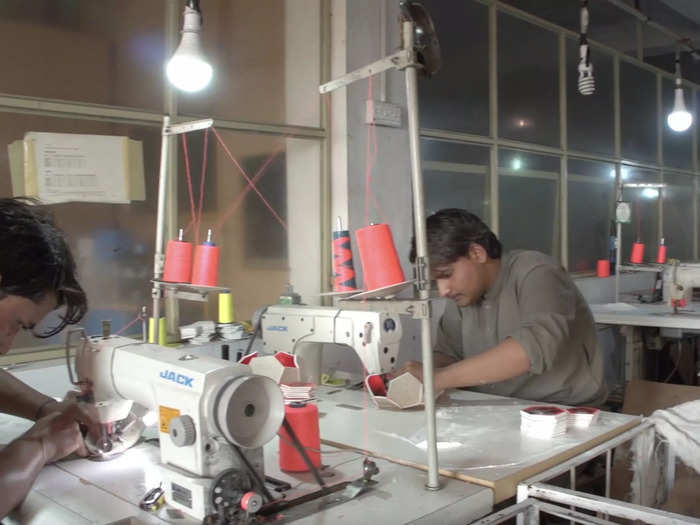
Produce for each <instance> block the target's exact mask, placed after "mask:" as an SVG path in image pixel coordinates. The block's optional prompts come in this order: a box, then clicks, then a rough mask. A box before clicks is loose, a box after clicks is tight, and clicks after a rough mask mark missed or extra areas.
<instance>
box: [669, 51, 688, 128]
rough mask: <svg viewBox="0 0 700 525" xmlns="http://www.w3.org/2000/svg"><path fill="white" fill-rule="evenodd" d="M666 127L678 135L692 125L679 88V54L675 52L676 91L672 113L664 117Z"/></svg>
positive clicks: (681, 89)
mask: <svg viewBox="0 0 700 525" xmlns="http://www.w3.org/2000/svg"><path fill="white" fill-rule="evenodd" d="M666 122H667V123H668V127H669V128H671V129H672V130H673V131H676V132H678V133H680V132H683V131H685V130H687V129H688V128H689V127H690V125H691V124H692V123H693V115H691V114H690V113H689V112H688V110H687V109H686V107H685V100H683V88H682V87H681V53H680V50H676V90H675V93H674V98H673V111H671V113H669V114H668V117H666Z"/></svg>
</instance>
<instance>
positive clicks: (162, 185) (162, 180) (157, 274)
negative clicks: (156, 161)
mask: <svg viewBox="0 0 700 525" xmlns="http://www.w3.org/2000/svg"><path fill="white" fill-rule="evenodd" d="M169 126H170V117H169V116H167V115H166V116H164V117H163V132H162V136H161V145H160V172H159V175H158V209H157V211H156V246H155V254H154V256H153V280H154V281H155V282H154V283H153V291H152V295H153V334H152V335H151V337H149V339H150V340H152V341H154V342H156V343H158V342H159V341H158V334H159V333H160V331H159V326H160V325H159V322H160V294H161V287H160V284H159V283H158V281H160V279H161V278H162V277H163V265H164V262H165V255H164V253H163V239H164V237H165V196H166V193H167V188H168V144H169V142H170V141H169V140H168V138H169V137H168V135H166V134H165V131H166V129H167V128H168V127H169Z"/></svg>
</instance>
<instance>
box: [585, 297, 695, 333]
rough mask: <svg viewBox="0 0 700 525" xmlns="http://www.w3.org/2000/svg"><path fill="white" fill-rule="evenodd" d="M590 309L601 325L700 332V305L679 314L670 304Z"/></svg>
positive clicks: (686, 308)
mask: <svg viewBox="0 0 700 525" xmlns="http://www.w3.org/2000/svg"><path fill="white" fill-rule="evenodd" d="M590 307H591V311H592V312H593V319H594V320H595V322H596V323H600V324H614V325H622V326H652V327H658V328H677V329H680V330H700V303H691V304H690V305H688V306H687V307H684V308H681V309H679V311H678V313H674V311H673V308H671V306H669V305H668V304H643V303H608V304H591V305H590Z"/></svg>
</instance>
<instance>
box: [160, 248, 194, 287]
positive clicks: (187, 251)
mask: <svg viewBox="0 0 700 525" xmlns="http://www.w3.org/2000/svg"><path fill="white" fill-rule="evenodd" d="M191 276H192V243H190V242H184V241H179V240H176V239H172V240H170V241H168V246H167V247H166V249H165V265H164V267H163V280H164V281H167V282H169V283H189V282H190V278H191Z"/></svg>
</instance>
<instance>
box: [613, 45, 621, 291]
mask: <svg viewBox="0 0 700 525" xmlns="http://www.w3.org/2000/svg"><path fill="white" fill-rule="evenodd" d="M613 111H614V148H615V151H614V155H615V202H618V201H620V200H622V166H621V164H620V163H621V162H622V126H621V118H622V116H621V109H620V56H619V55H617V54H616V55H614V56H613ZM613 216H614V212H613ZM615 245H616V246H615V302H616V303H619V302H620V264H622V224H621V223H619V222H617V220H615Z"/></svg>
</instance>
